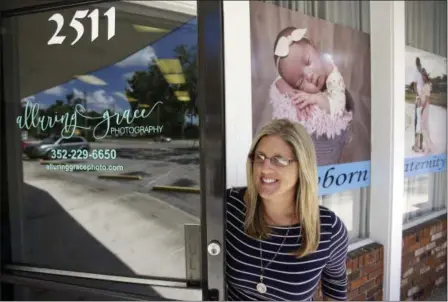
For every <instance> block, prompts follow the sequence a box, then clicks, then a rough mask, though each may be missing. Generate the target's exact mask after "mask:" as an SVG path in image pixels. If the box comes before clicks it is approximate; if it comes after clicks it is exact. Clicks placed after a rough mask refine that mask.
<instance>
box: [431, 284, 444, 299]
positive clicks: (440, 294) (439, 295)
mask: <svg viewBox="0 0 448 302" xmlns="http://www.w3.org/2000/svg"><path fill="white" fill-rule="evenodd" d="M427 301H447V287H446V283H445V284H442V285H441V286H439V287H437V288H436V289H434V291H433V293H432V295H431V296H429V297H428V299H427Z"/></svg>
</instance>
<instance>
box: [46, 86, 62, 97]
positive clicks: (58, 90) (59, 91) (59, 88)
mask: <svg viewBox="0 0 448 302" xmlns="http://www.w3.org/2000/svg"><path fill="white" fill-rule="evenodd" d="M65 92H66V90H65V88H64V87H62V86H56V87H53V88H50V89H47V90H45V91H44V93H45V94H51V95H56V96H61V95H63V94H64V93H65Z"/></svg>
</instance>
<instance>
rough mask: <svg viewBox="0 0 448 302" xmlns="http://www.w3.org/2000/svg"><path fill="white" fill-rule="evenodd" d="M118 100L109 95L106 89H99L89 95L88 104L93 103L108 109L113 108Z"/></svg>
mask: <svg viewBox="0 0 448 302" xmlns="http://www.w3.org/2000/svg"><path fill="white" fill-rule="evenodd" d="M115 102H116V100H115V98H114V97H113V96H110V95H107V93H106V91H104V90H102V89H101V90H97V91H95V92H93V93H89V94H88V95H87V104H89V105H91V106H92V105H93V107H94V108H98V109H107V108H112V106H113V105H114V104H115Z"/></svg>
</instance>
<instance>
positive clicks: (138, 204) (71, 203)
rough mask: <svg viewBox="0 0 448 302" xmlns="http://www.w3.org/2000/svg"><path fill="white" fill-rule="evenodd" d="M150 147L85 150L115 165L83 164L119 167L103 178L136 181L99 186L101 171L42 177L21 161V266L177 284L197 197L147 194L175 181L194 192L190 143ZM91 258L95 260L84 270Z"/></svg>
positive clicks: (33, 164)
mask: <svg viewBox="0 0 448 302" xmlns="http://www.w3.org/2000/svg"><path fill="white" fill-rule="evenodd" d="M154 144H155V145H154V146H152V145H151V144H148V143H145V144H143V143H134V144H132V143H128V142H108V143H94V144H92V146H91V148H92V149H93V148H110V149H111V148H114V149H116V150H117V159H115V160H108V161H106V160H96V161H94V160H89V161H85V163H95V164H98V163H101V164H105V165H112V164H113V165H123V166H124V171H122V172H111V173H125V174H127V175H140V176H142V179H141V180H136V181H130V180H116V179H114V180H108V179H99V178H98V175H99V174H101V173H102V172H64V171H50V170H48V169H46V168H45V166H44V165H41V164H40V163H39V162H38V161H28V160H24V161H23V169H24V171H23V172H24V181H25V182H26V184H27V185H26V186H25V192H24V194H25V196H24V207H25V208H27V209H26V210H25V211H26V213H27V216H28V219H27V221H26V223H25V226H24V227H25V228H26V229H27V230H26V231H25V232H24V234H26V235H25V236H26V237H28V238H26V239H25V240H24V242H25V243H26V245H27V246H26V251H27V252H26V255H25V259H26V260H27V262H31V263H38V264H39V265H42V266H49V267H57V268H62V269H73V270H76V271H86V272H93V273H104V274H114V275H116V274H117V273H121V274H122V275H125V276H135V275H136V274H137V275H149V276H165V277H176V278H185V258H184V253H185V251H184V224H188V223H199V211H200V197H199V195H198V194H181V193H168V192H155V191H152V189H151V188H152V186H154V185H173V184H174V185H176V182H177V183H179V184H178V185H189V186H195V187H196V186H199V165H198V161H199V154H198V150H197V148H191V144H190V146H188V144H186V146H185V147H184V146H176V145H174V144H173V145H168V144H163V143H159V144H157V143H154ZM160 145H161V146H160ZM150 147H151V148H150ZM108 173H109V172H108ZM109 174H110V173H109ZM182 183H183V184H182ZM43 234H51V236H47V235H45V236H44V235H43ZM100 247H101V248H100ZM68 255H70V257H67V256H68ZM91 259H98V261H97V260H95V264H94V265H92V261H91ZM155 290H156V291H158V292H159V293H160V294H162V295H163V296H165V297H168V298H170V299H182V300H184V299H186V297H188V298H187V299H188V300H189V299H191V300H198V299H199V300H200V299H201V297H200V293H199V292H197V291H185V290H173V289H170V290H168V291H167V289H165V290H163V288H161V289H160V290H159V289H155ZM162 290H163V292H162ZM167 292H168V294H166V293H167ZM190 294H191V296H190Z"/></svg>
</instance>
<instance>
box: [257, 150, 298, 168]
mask: <svg viewBox="0 0 448 302" xmlns="http://www.w3.org/2000/svg"><path fill="white" fill-rule="evenodd" d="M249 158H250V159H251V160H252V162H254V163H260V164H261V163H264V161H265V160H266V159H269V161H270V162H271V164H273V165H274V166H277V167H286V166H288V165H289V164H291V163H294V162H296V161H297V160H295V159H287V158H284V157H281V156H273V157H267V156H266V155H264V154H260V153H257V154H250V155H249Z"/></svg>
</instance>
